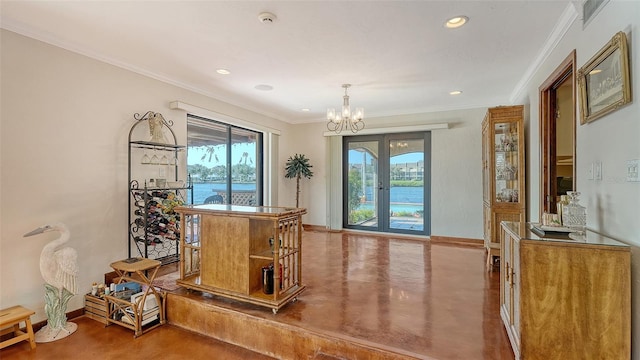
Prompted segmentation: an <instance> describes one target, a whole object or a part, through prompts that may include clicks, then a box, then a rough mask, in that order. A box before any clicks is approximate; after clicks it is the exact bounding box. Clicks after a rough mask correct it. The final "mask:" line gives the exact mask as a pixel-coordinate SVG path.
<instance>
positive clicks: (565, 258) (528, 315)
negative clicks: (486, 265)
mask: <svg viewBox="0 0 640 360" xmlns="http://www.w3.org/2000/svg"><path fill="white" fill-rule="evenodd" d="M501 234H502V241H503V247H502V253H501V261H500V316H501V318H502V321H503V323H504V325H505V328H506V330H507V334H508V335H509V340H510V342H511V346H512V348H513V351H514V353H515V357H516V359H526V360H529V359H544V360H548V359H563V360H570V359H629V358H630V356H631V275H630V274H631V267H630V266H631V263H630V261H631V252H630V247H629V246H627V245H625V244H623V243H620V242H618V241H615V240H613V239H610V238H607V237H604V236H602V235H599V234H596V233H593V232H590V231H587V234H586V236H585V237H584V238H581V239H579V240H572V239H571V238H569V237H568V236H562V237H557V238H550V237H541V236H538V235H536V234H535V233H533V232H531V231H530V230H529V229H528V228H527V225H526V224H525V223H514V222H504V223H502V226H501Z"/></svg>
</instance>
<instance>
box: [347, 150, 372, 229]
mask: <svg viewBox="0 0 640 360" xmlns="http://www.w3.org/2000/svg"><path fill="white" fill-rule="evenodd" d="M379 147H380V142H379V141H377V140H374V141H361V142H360V141H354V142H349V143H348V152H347V158H348V160H347V163H348V166H349V167H348V173H347V179H348V180H347V183H346V192H345V193H344V194H345V203H346V204H345V205H346V206H345V208H346V214H347V224H348V225H356V226H358V227H364V228H373V229H377V228H378V210H379V207H378V197H379V194H378V183H379V181H378V153H379V150H378V149H379Z"/></svg>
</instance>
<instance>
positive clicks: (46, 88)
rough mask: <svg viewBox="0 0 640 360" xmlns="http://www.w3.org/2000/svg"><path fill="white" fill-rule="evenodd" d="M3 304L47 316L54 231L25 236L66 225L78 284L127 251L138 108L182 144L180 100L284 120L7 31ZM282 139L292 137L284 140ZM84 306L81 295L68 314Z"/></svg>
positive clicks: (86, 284) (262, 120) (0, 227)
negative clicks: (46, 267) (167, 123)
mask: <svg viewBox="0 0 640 360" xmlns="http://www.w3.org/2000/svg"><path fill="white" fill-rule="evenodd" d="M0 36H1V38H0V40H1V45H2V51H1V53H2V54H1V56H2V57H1V74H2V85H1V86H2V88H1V91H2V92H1V96H2V97H1V101H2V104H1V118H0V120H1V123H0V124H1V125H0V128H1V131H0V133H1V136H2V138H1V140H2V142H1V150H0V151H1V152H0V155H1V168H2V173H1V178H0V184H1V185H2V186H1V191H0V199H1V206H0V212H1V214H2V218H1V220H0V234H1V238H0V254H1V255H0V261H1V262H0V274H1V275H0V307H1V308H5V307H8V306H12V305H16V304H21V305H23V306H26V307H28V308H31V309H33V310H36V311H37V313H36V316H35V317H34V318H33V319H32V320H34V321H41V320H43V319H45V318H46V317H45V315H44V311H43V307H44V288H43V280H42V278H41V276H40V271H39V267H38V264H39V256H40V251H41V249H42V247H43V246H44V245H45V244H46V243H47V241H49V240H52V239H53V238H54V237H55V234H52V233H48V234H43V235H39V236H36V237H29V238H23V237H22V235H23V234H25V233H27V232H29V231H31V230H33V229H35V228H36V227H38V226H41V225H44V224H47V223H52V222H58V221H61V222H64V223H66V224H67V225H68V226H69V228H70V229H71V240H70V241H69V243H68V245H69V246H71V247H73V248H75V249H76V250H77V251H78V254H79V265H80V269H81V273H80V276H79V290H80V292H81V293H86V292H88V290H89V289H90V285H91V283H92V282H94V281H96V282H102V281H103V275H104V273H105V272H108V271H110V270H111V269H110V268H109V264H110V263H111V262H113V261H117V260H120V259H122V258H125V257H127V239H128V238H127V197H128V196H129V195H128V192H127V181H128V175H127V149H128V146H127V137H128V133H129V129H130V128H131V126H132V125H133V123H134V120H133V114H134V113H144V112H146V111H148V110H152V111H156V112H161V113H162V114H163V115H164V117H165V118H166V119H168V120H173V121H174V122H175V125H174V127H173V128H174V131H175V132H176V134H177V136H178V139H179V140H178V141H179V143H182V144H184V143H185V142H186V113H185V112H183V111H180V110H170V109H169V102H171V101H174V100H180V101H184V102H187V103H190V104H193V105H196V106H200V107H203V108H207V109H210V110H213V111H217V112H220V113H225V114H229V115H231V116H234V117H236V118H239V119H243V120H245V121H248V122H252V123H255V124H261V125H264V126H268V127H271V128H274V129H282V128H285V127H286V126H287V125H286V124H284V123H282V122H279V121H276V120H273V119H269V118H266V117H264V116H261V115H258V114H255V113H252V112H250V111H247V110H243V109H239V108H237V107H234V106H231V105H229V104H225V103H222V102H219V101H217V100H214V99H211V98H208V97H205V96H202V95H198V94H195V93H193V92H190V91H187V90H184V89H180V88H178V87H175V86H172V85H169V84H166V83H163V82H160V81H156V80H153V79H150V78H148V77H145V76H141V75H138V74H135V73H132V72H130V71H127V70H123V69H121V68H118V67H115V66H111V65H108V64H106V63H103V62H99V61H96V60H93V59H90V58H87V57H84V56H81V55H78V54H75V53H72V52H69V51H66V50H63V49H61V48H57V47H54V46H50V45H47V44H44V43H42V42H39V41H36V40H33V39H29V38H26V37H23V36H20V35H17V34H15V33H12V32H9V31H6V30H2V32H1V33H0ZM280 143H281V144H282V143H285V144H286V135H283V136H282V137H281V139H280ZM82 307H83V297H82V296H75V297H74V298H73V299H72V300H71V302H70V303H69V307H68V311H72V310H75V309H79V308H82Z"/></svg>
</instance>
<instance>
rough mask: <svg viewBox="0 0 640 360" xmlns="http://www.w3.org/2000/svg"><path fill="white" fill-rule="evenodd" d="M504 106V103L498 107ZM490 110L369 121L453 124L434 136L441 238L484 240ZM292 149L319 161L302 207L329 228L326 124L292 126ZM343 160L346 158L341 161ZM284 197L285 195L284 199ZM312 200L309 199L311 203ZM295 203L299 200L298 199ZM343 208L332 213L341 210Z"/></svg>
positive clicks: (434, 220)
mask: <svg viewBox="0 0 640 360" xmlns="http://www.w3.org/2000/svg"><path fill="white" fill-rule="evenodd" d="M498 105H501V104H498ZM485 112H486V109H471V110H457V111H447V112H437V113H428V114H413V115H403V116H390V117H384V118H382V117H381V118H367V119H365V124H366V127H367V129H375V128H381V129H382V130H381V131H380V132H381V133H383V132H384V130H383V128H384V127H385V126H410V125H425V124H438V123H445V122H446V123H449V124H450V128H449V129H446V130H433V131H432V132H431V151H432V154H431V174H432V175H431V176H432V178H431V211H432V215H431V233H432V235H439V236H452V237H462V238H474V239H482V231H483V228H482V224H483V222H482V154H481V151H480V149H481V146H482V142H481V140H482V136H481V134H482V128H481V125H482V119H483V118H484V115H485ZM292 128H293V130H292V131H293V134H292V135H293V136H292V138H293V139H295V140H292V142H291V146H293V148H294V149H298V150H297V151H299V152H303V153H305V154H306V155H308V157H309V158H311V159H312V160H314V161H313V162H312V163H313V164H314V170H315V169H317V170H319V171H320V172H319V173H317V174H315V175H316V176H314V178H313V179H312V181H310V182H308V183H305V185H304V186H307V187H306V189H305V190H303V191H304V192H305V194H304V196H303V199H304V201H305V202H304V203H301V206H306V207H308V208H309V215H308V216H307V218H306V219H305V223H307V224H312V225H322V226H325V225H327V220H326V211H327V206H329V205H328V202H329V196H328V195H329V194H327V188H326V185H325V184H326V183H327V182H328V181H329V178H328V176H329V173H328V170H329V164H330V162H331V161H332V160H335V159H329V158H328V156H329V154H328V151H327V147H328V141H329V140H328V138H324V136H323V135H322V134H323V133H324V132H325V131H327V130H326V126H325V124H324V123H323V124H318V123H314V124H303V125H296V126H293V127H292ZM338 161H341V159H338ZM283 196H285V195H284V192H281V199H282V197H283ZM307 199H308V200H307ZM294 203H295V200H294ZM338 210H339V209H330V211H338Z"/></svg>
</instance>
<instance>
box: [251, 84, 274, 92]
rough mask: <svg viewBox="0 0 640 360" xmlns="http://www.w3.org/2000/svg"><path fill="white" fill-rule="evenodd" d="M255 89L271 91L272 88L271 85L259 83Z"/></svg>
mask: <svg viewBox="0 0 640 360" xmlns="http://www.w3.org/2000/svg"><path fill="white" fill-rule="evenodd" d="M255 89H256V90H260V91H271V90H273V86H271V85H267V84H260V85H256V86H255Z"/></svg>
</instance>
